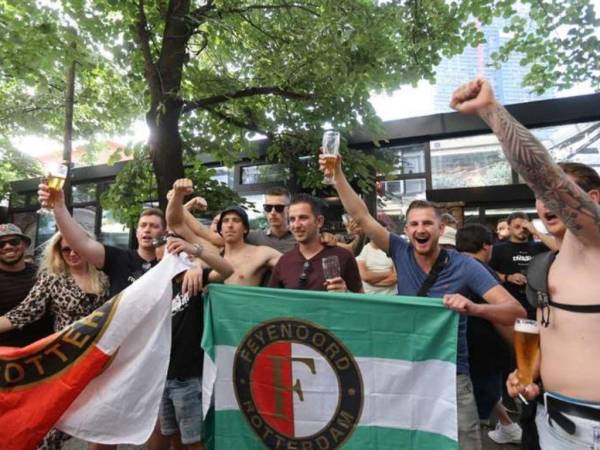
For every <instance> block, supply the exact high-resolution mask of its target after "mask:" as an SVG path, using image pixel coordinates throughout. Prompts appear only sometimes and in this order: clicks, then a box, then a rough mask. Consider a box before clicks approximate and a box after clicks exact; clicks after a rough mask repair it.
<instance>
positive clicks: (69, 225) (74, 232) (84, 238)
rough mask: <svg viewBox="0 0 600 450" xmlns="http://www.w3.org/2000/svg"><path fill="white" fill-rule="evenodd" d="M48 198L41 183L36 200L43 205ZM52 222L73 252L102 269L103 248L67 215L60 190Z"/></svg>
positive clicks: (44, 186) (47, 192)
mask: <svg viewBox="0 0 600 450" xmlns="http://www.w3.org/2000/svg"><path fill="white" fill-rule="evenodd" d="M49 198H50V191H49V190H48V185H46V184H44V183H42V184H40V185H39V186H38V199H39V201H40V203H42V204H44V203H46V202H47V201H48V199H49ZM53 211H54V220H55V221H56V226H57V227H58V230H59V231H60V234H62V236H63V237H64V238H65V239H66V240H67V241H69V243H70V244H71V247H72V248H73V250H75V251H76V252H77V253H78V254H79V256H81V257H82V258H83V259H85V260H86V261H87V262H89V263H90V264H92V265H93V266H94V267H97V268H98V269H102V267H104V259H105V256H106V255H105V251H104V246H103V245H102V244H101V243H100V242H98V241H96V240H95V239H92V238H91V237H90V236H89V235H88V234H87V232H86V231H85V230H84V229H83V227H82V226H81V225H79V223H78V222H77V221H76V220H75V219H74V218H73V216H71V214H69V210H68V209H67V207H66V206H65V195H64V192H63V191H62V189H61V190H60V192H59V193H58V195H56V199H55V201H54V210H53Z"/></svg>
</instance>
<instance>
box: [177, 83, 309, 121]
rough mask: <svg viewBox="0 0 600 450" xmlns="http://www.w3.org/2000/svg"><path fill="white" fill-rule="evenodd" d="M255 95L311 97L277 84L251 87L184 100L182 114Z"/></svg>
mask: <svg viewBox="0 0 600 450" xmlns="http://www.w3.org/2000/svg"><path fill="white" fill-rule="evenodd" d="M257 95H276V96H278V97H283V98H289V99H293V100H309V99H311V98H313V96H312V95H310V94H303V93H299V92H292V91H288V90H285V89H282V88H280V87H277V86H263V87H253V88H247V89H242V90H239V91H236V92H231V93H228V94H221V95H214V96H212V97H206V98H203V99H200V100H194V101H191V102H186V104H185V105H184V106H183V109H182V114H185V113H189V112H191V111H193V110H195V109H198V108H204V109H206V107H209V106H212V105H218V104H220V103H225V102H227V101H229V100H233V99H236V98H246V97H254V96H257Z"/></svg>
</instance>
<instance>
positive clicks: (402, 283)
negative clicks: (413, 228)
mask: <svg viewBox="0 0 600 450" xmlns="http://www.w3.org/2000/svg"><path fill="white" fill-rule="evenodd" d="M446 251H447V252H448V263H447V264H446V265H445V266H444V268H443V269H442V271H441V272H440V274H439V276H438V278H437V280H436V281H435V283H434V284H433V286H432V287H431V289H429V293H428V294H427V296H428V297H443V296H444V295H445V294H462V295H464V296H465V297H468V296H471V295H473V294H475V295H477V296H479V297H483V294H485V293H486V292H487V291H489V290H490V289H491V288H493V287H494V286H497V285H498V281H497V280H495V279H494V277H493V276H492V275H490V273H488V271H487V270H485V269H484V268H483V267H482V266H481V265H480V264H479V263H478V262H477V261H475V260H474V259H473V258H471V257H470V256H466V255H463V254H461V253H458V252H457V251H454V250H446ZM388 256H389V257H390V258H392V260H393V261H394V265H395V266H396V272H397V273H398V295H412V296H414V295H417V292H418V291H419V288H420V287H421V285H422V284H423V282H424V281H425V279H426V278H427V274H426V273H425V272H424V271H423V269H421V267H420V266H419V265H418V264H417V261H416V259H415V254H414V248H413V246H412V244H410V243H409V242H407V241H405V240H404V239H402V238H401V237H400V236H398V235H396V234H393V233H390V247H389V250H388ZM456 371H457V372H458V373H461V374H468V373H469V352H468V348H467V318H466V316H463V315H462V314H461V316H460V318H459V321H458V354H457V361H456Z"/></svg>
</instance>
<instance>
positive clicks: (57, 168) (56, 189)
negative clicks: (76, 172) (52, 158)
mask: <svg viewBox="0 0 600 450" xmlns="http://www.w3.org/2000/svg"><path fill="white" fill-rule="evenodd" d="M68 172H69V166H68V165H67V164H56V163H55V164H49V165H47V166H46V176H45V177H44V179H43V182H44V183H45V184H47V185H48V191H49V192H50V198H49V199H48V200H47V201H46V202H44V204H43V205H42V207H41V208H40V209H38V211H37V212H38V214H51V213H52V208H54V202H56V200H57V198H58V195H59V193H60V190H61V189H62V188H63V186H64V184H65V180H66V179H67V174H68Z"/></svg>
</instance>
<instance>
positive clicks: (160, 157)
mask: <svg viewBox="0 0 600 450" xmlns="http://www.w3.org/2000/svg"><path fill="white" fill-rule="evenodd" d="M164 105H165V108H164V110H162V111H158V110H157V107H153V108H152V110H151V111H149V112H148V114H147V115H146V122H147V123H148V127H149V128H150V138H149V140H148V146H149V147H150V154H151V157H152V166H153V167H154V174H155V176H156V182H157V185H158V200H159V205H160V208H161V209H162V210H163V211H164V210H165V209H166V207H167V192H169V189H171V187H172V186H173V182H174V181H175V180H177V179H178V178H183V176H184V172H183V156H182V155H183V141H182V139H181V135H180V134H179V117H180V115H181V102H179V101H176V100H166V101H165V103H164Z"/></svg>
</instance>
